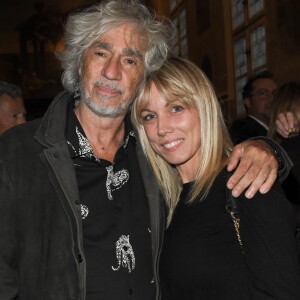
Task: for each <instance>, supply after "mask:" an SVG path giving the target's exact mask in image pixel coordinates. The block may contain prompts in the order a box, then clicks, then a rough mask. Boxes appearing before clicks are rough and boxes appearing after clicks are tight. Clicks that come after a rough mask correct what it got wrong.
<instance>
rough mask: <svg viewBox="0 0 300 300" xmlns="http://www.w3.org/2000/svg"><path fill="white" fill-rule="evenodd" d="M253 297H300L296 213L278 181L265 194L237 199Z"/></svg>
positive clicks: (295, 298) (294, 298)
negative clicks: (249, 198)
mask: <svg viewBox="0 0 300 300" xmlns="http://www.w3.org/2000/svg"><path fill="white" fill-rule="evenodd" d="M237 203H238V206H239V210H240V219H241V222H240V231H241V238H242V241H243V248H244V252H245V254H244V258H245V263H246V266H247V269H248V270H249V280H250V281H251V285H252V287H253V291H254V299H289V300H297V299H300V263H299V256H298V255H299V254H298V248H297V244H296V238H295V231H296V217H295V212H294V211H293V208H292V206H291V205H290V203H289V202H288V200H287V199H286V198H285V196H284V194H283V192H282V190H281V187H280V185H279V183H278V182H276V184H275V185H274V187H272V189H271V191H270V192H269V193H267V194H265V195H263V194H260V193H257V194H256V195H255V197H254V198H253V199H252V200H251V201H249V200H248V199H246V198H244V197H241V198H240V199H239V201H237Z"/></svg>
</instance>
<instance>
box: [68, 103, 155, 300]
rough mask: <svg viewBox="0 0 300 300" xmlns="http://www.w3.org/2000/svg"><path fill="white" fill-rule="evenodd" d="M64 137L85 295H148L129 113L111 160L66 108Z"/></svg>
mask: <svg viewBox="0 0 300 300" xmlns="http://www.w3.org/2000/svg"><path fill="white" fill-rule="evenodd" d="M66 136H67V141H68V144H69V149H70V155H71V158H72V159H73V162H74V167H75V172H76V177H77V183H78V188H79V194H80V201H81V214H82V229H83V241H84V252H85V260H86V266H87V273H86V287H87V292H86V300H99V299H105V300H110V299H114V300H116V299H136V300H140V299H143V300H147V299H149V300H150V299H154V298H155V285H154V283H153V271H152V254H151V230H150V225H149V224H150V221H149V209H148V203H147V199H146V196H145V191H144V187H143V182H142V178H141V174H140V170H139V165H138V162H137V157H136V152H135V146H136V138H135V136H134V133H133V131H132V129H131V124H130V120H129V118H128V117H127V118H126V119H125V138H124V142H123V144H122V145H121V146H120V148H119V149H118V151H117V153H116V155H115V158H114V161H113V163H111V162H109V161H106V160H104V159H101V158H99V157H97V156H95V155H94V152H93V150H92V148H91V146H90V144H89V142H88V139H87V138H86V135H85V133H84V130H83V129H82V127H81V125H80V123H79V121H78V119H77V117H76V115H75V113H74V111H73V109H72V108H71V107H70V109H69V117H68V124H67V129H66Z"/></svg>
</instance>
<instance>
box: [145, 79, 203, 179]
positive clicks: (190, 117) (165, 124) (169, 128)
mask: <svg viewBox="0 0 300 300" xmlns="http://www.w3.org/2000/svg"><path fill="white" fill-rule="evenodd" d="M140 117H141V119H142V121H143V126H144V129H145V132H146V135H147V137H148V139H149V142H150V144H151V145H152V147H153V149H154V150H155V151H156V152H157V153H158V154H159V155H160V156H161V157H162V158H164V159H165V160H166V161H167V162H168V163H170V164H172V165H175V166H176V168H177V170H178V172H179V174H180V176H181V178H182V180H183V182H184V183H185V182H190V181H193V180H194V179H195V174H196V171H197V168H198V164H199V159H200V158H199V150H200V146H201V141H200V118H199V113H198V111H197V109H196V108H194V107H191V106H187V105H186V104H184V103H182V102H180V101H174V102H172V103H166V101H165V100H164V98H163V97H162V96H161V94H160V93H159V91H158V90H157V88H156V86H155V84H153V83H152V85H151V100H150V102H149V104H148V106H147V107H145V108H144V109H143V110H142V112H141V115H140Z"/></svg>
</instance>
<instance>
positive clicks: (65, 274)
mask: <svg viewBox="0 0 300 300" xmlns="http://www.w3.org/2000/svg"><path fill="white" fill-rule="evenodd" d="M65 30H66V32H65V38H64V46H65V49H64V51H63V52H62V53H60V54H58V58H59V59H60V61H61V63H62V66H63V68H64V73H63V75H62V83H63V85H64V87H65V91H64V92H62V93H60V94H59V95H58V96H57V97H56V98H55V100H54V101H53V102H52V104H51V105H50V107H49V109H48V110H47V112H46V113H45V115H44V117H43V118H42V119H40V120H33V121H31V122H27V123H26V124H25V125H24V126H18V127H16V128H15V130H12V131H11V132H10V134H7V135H5V138H0V299H1V300H11V299H18V300H32V299H38V300H41V299H43V300H71V299H72V300H99V299H105V300H111V299H113V300H117V299H135V300H140V299H143V300H153V299H160V290H159V278H158V262H159V254H160V250H161V244H162V238H163V232H164V228H165V212H164V209H165V207H164V202H163V201H162V199H161V195H160V192H159V189H158V186H157V184H156V182H155V179H154V176H153V174H152V171H151V169H150V167H149V165H148V162H147V159H146V157H145V156H144V155H143V153H142V149H141V146H140V144H139V141H138V136H137V135H136V134H135V133H134V131H133V130H132V127H131V122H130V119H129V116H128V110H129V109H130V105H131V103H132V101H133V100H134V98H135V96H136V95H137V94H138V92H139V89H140V88H141V87H142V86H143V81H144V79H145V78H146V76H148V75H150V74H151V73H152V72H155V70H157V69H158V68H159V67H160V66H161V65H162V64H163V62H164V61H165V59H166V58H167V55H168V52H169V48H170V41H171V40H172V36H173V30H172V27H171V26H170V25H169V23H168V22H167V21H164V20H159V19H158V18H157V17H155V15H154V14H153V13H150V11H149V9H147V8H146V6H145V5H143V4H141V3H140V2H139V1H137V0H127V1H121V0H110V1H102V2H101V3H100V4H97V5H94V6H92V7H90V8H87V9H84V10H82V11H77V12H76V13H74V14H72V15H70V16H69V18H68V20H67V23H66V27H65ZM253 144H255V142H252V143H248V144H247V143H245V144H243V145H242V146H240V148H236V149H237V150H235V152H233V163H232V167H235V166H236V164H237V162H238V160H239V159H238V158H239V157H240V156H241V155H240V153H243V159H242V160H241V162H240V166H241V167H239V168H238V169H237V170H239V171H238V173H235V174H237V175H235V176H236V177H235V180H236V183H238V184H237V188H238V189H237V190H238V191H240V192H241V191H242V190H244V189H245V188H246V187H247V186H249V185H250V183H251V186H250V187H251V192H253V191H256V190H257V189H258V188H259V187H260V186H261V184H262V183H264V182H265V187H267V186H270V185H271V184H272V180H275V178H276V176H273V179H271V180H270V179H267V178H268V174H269V173H271V178H272V174H273V175H274V174H276V172H277V165H278V164H277V162H276V159H275V158H274V157H273V155H272V154H271V151H269V150H268V149H267V148H266V146H263V147H262V148H264V149H265V150H261V149H260V147H255V146H253ZM241 149H243V151H242V152H241ZM258 153H259V154H262V156H261V157H262V159H263V160H264V159H265V160H266V161H265V164H264V167H266V168H267V171H266V170H262V168H261V167H260V166H261V165H263V163H262V161H259V160H256V161H253V159H251V157H253V156H254V157H258V156H259V155H258ZM249 156H250V157H249ZM245 164H246V165H247V166H248V167H245V166H246V165H245ZM243 169H244V171H243ZM247 170H248V173H247V172H246V173H245V171H247ZM249 172H250V176H249ZM243 174H245V176H244V177H243V176H242V175H243ZM233 178H234V177H233ZM253 178H255V180H254V181H253ZM239 179H241V180H239ZM233 181H234V180H233ZM252 181H253V182H252Z"/></svg>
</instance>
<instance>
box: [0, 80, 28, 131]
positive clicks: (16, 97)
mask: <svg viewBox="0 0 300 300" xmlns="http://www.w3.org/2000/svg"><path fill="white" fill-rule="evenodd" d="M25 122H26V109H25V106H24V102H23V97H22V91H21V89H20V88H19V87H18V86H16V85H15V84H13V83H8V82H4V81H1V82H0V134H2V133H3V132H5V131H6V130H8V129H10V128H12V127H14V126H16V125H19V124H23V123H25Z"/></svg>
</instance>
